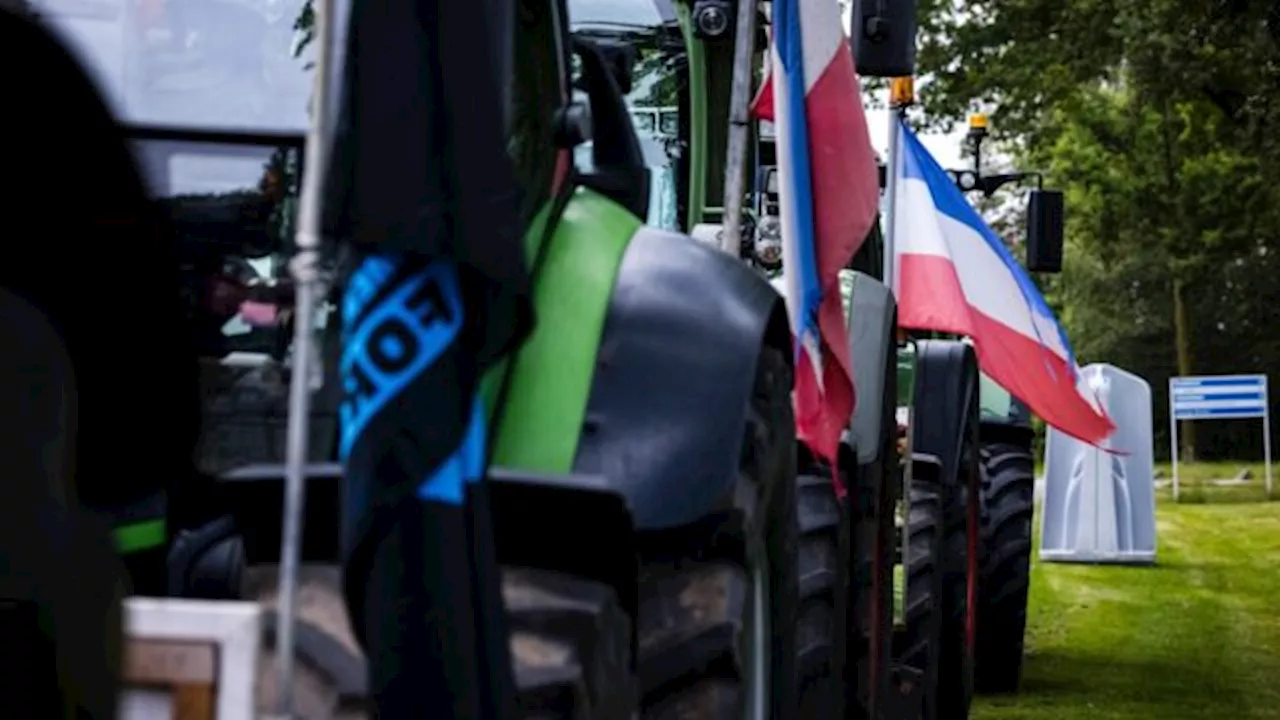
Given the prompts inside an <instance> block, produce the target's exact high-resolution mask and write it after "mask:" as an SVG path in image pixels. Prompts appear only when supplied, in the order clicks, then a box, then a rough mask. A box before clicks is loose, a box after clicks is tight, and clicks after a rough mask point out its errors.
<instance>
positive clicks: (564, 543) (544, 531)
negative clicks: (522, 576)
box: [472, 468, 640, 617]
mask: <svg viewBox="0 0 1280 720" xmlns="http://www.w3.org/2000/svg"><path fill="white" fill-rule="evenodd" d="M487 479H488V482H486V483H481V484H478V485H475V486H472V487H473V491H475V490H478V489H480V488H486V489H487V491H488V494H489V507H490V510H491V513H492V518H493V541H494V547H495V550H496V554H497V559H498V564H500V565H502V566H504V567H536V568H541V569H543V570H552V571H555V572H559V573H563V574H565V575H573V576H575V577H580V578H587V579H590V580H595V581H597V582H600V583H603V584H605V585H608V586H609V587H611V588H613V590H614V592H615V593H617V596H618V602H619V604H620V605H621V606H622V608H623V610H625V611H626V612H627V613H628V614H629V615H630V616H631V617H636V611H637V605H638V603H639V594H638V593H639V591H638V588H637V585H636V578H638V577H639V574H640V567H639V561H638V555H637V541H636V536H635V527H634V524H633V522H632V519H631V512H630V510H629V509H628V508H627V499H626V498H625V497H623V496H622V495H621V494H620V493H618V492H617V491H616V490H615V489H614V488H613V487H612V483H610V482H609V481H608V480H606V479H605V478H603V477H600V476H598V475H585V474H579V473H573V474H568V475H560V474H550V473H533V472H526V471H523V470H512V469H507V468H491V469H490V471H489V475H488V478H487ZM563 518H573V521H572V522H561V519H563ZM584 542H586V543H589V544H590V545H591V547H592V548H593V549H592V551H591V552H583V551H582V548H583V543H584Z"/></svg>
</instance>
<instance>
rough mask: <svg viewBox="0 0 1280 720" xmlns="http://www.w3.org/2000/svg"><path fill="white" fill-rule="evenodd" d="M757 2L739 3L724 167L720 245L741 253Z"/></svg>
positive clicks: (735, 254) (724, 248)
mask: <svg viewBox="0 0 1280 720" xmlns="http://www.w3.org/2000/svg"><path fill="white" fill-rule="evenodd" d="M756 12H757V10H756V3H755V2H754V1H751V2H748V1H747V0H743V1H741V2H739V3H738V22H737V26H736V28H735V33H736V35H735V37H734V43H733V79H732V84H731V85H730V88H729V146H728V148H727V151H726V157H725V168H724V218H723V220H724V229H723V231H722V232H721V234H720V249H721V250H723V251H725V252H727V253H729V254H730V255H733V256H734V257H737V256H738V255H739V253H740V252H741V248H742V211H743V203H744V201H745V199H746V194H747V189H746V179H747V178H746V175H747V144H748V140H750V136H751V124H750V121H751V108H750V105H751V56H752V54H753V52H752V51H753V50H754V49H755V41H756Z"/></svg>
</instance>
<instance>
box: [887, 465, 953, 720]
mask: <svg viewBox="0 0 1280 720" xmlns="http://www.w3.org/2000/svg"><path fill="white" fill-rule="evenodd" d="M907 505H908V510H907V542H906V547H904V548H903V554H904V556H905V557H904V558H903V565H904V566H905V573H904V574H905V575H906V585H907V587H906V600H905V603H904V605H905V611H904V613H903V614H904V615H905V618H904V620H905V621H906V622H905V628H904V629H903V632H902V633H901V634H898V635H896V637H895V639H896V640H898V641H899V642H898V643H897V644H898V647H896V648H894V656H895V657H898V658H901V659H902V662H903V663H905V664H906V665H908V666H909V667H911V668H914V669H916V670H918V671H920V673H921V675H922V678H921V682H922V683H923V685H924V698H925V700H924V709H923V712H922V713H921V718H922V720H935V719H936V718H937V717H938V708H937V702H936V698H937V692H936V689H937V687H938V676H939V660H940V657H941V645H942V629H943V623H942V612H941V611H942V608H943V598H942V594H943V592H944V589H945V588H944V586H943V572H944V567H943V565H944V560H943V554H944V546H943V526H944V524H945V519H944V511H945V507H944V505H943V497H942V492H941V489H940V488H939V487H937V485H936V484H934V483H928V482H922V481H920V480H913V481H912V483H911V486H910V488H908V490H907Z"/></svg>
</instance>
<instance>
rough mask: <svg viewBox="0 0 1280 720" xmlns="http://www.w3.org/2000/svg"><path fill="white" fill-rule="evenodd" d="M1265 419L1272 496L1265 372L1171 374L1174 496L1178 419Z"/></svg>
mask: <svg viewBox="0 0 1280 720" xmlns="http://www.w3.org/2000/svg"><path fill="white" fill-rule="evenodd" d="M1259 419H1260V420H1262V448H1263V457H1264V460H1265V462H1266V483H1267V497H1268V498H1270V497H1271V415H1270V413H1269V412H1268V397H1267V376H1266V375H1204V376H1199V377H1175V378H1169V443H1170V449H1171V451H1170V459H1172V461H1173V499H1174V500H1177V499H1178V421H1179V420H1259Z"/></svg>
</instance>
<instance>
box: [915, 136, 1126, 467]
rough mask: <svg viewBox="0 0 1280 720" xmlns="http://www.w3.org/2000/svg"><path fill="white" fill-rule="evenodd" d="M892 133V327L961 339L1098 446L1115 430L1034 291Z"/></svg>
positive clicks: (924, 155)
mask: <svg viewBox="0 0 1280 720" xmlns="http://www.w3.org/2000/svg"><path fill="white" fill-rule="evenodd" d="M897 132H898V133H899V141H900V142H899V145H898V147H900V148H901V149H902V150H901V152H900V153H899V157H898V159H897V163H896V164H897V167H896V168H894V172H893V173H892V175H891V177H892V179H893V182H895V183H896V193H897V194H896V196H895V205H896V207H895V208H894V215H895V218H894V219H893V222H894V235H893V237H894V244H895V248H896V255H897V262H896V263H894V265H895V267H896V268H897V274H898V284H897V285H896V287H897V288H898V324H899V325H901V326H902V327H905V328H913V329H918V330H936V331H940V332H946V333H954V334H956V335H965V336H968V337H969V338H970V339H971V340H972V341H973V345H974V349H975V350H976V351H977V354H978V362H979V365H980V366H981V367H982V370H983V372H985V373H986V374H987V375H988V376H990V377H991V379H992V380H995V381H996V382H997V383H999V384H1000V386H1001V387H1003V388H1004V389H1005V390H1007V391H1009V393H1010V394H1012V395H1014V396H1015V397H1017V398H1018V399H1020V400H1022V401H1023V402H1024V403H1026V404H1027V406H1028V407H1030V408H1031V410H1032V411H1033V412H1034V413H1035V414H1036V415H1039V416H1040V417H1041V418H1042V419H1043V420H1044V421H1045V422H1046V423H1048V424H1049V425H1052V426H1053V427H1055V428H1057V429H1058V430H1060V431H1062V432H1063V433H1066V434H1067V435H1070V436H1072V437H1074V438H1076V439H1078V440H1082V441H1084V442H1087V443H1090V444H1093V445H1097V444H1099V443H1101V442H1102V441H1103V440H1105V439H1106V438H1107V437H1108V436H1109V435H1110V434H1111V433H1112V431H1114V430H1115V425H1113V424H1112V422H1111V419H1110V418H1109V417H1107V414H1106V412H1105V411H1104V410H1102V409H1101V408H1100V406H1099V405H1098V404H1097V403H1096V402H1095V401H1094V399H1093V398H1092V396H1091V395H1090V394H1089V392H1088V391H1087V390H1086V389H1085V387H1084V385H1083V383H1081V382H1080V380H1079V368H1078V367H1077V365H1076V361H1075V355H1074V354H1073V353H1072V351H1071V343H1070V342H1069V341H1068V340H1067V334H1066V332H1065V331H1064V330H1063V329H1062V326H1061V325H1059V324H1058V321H1057V319H1056V318H1055V317H1054V315H1053V311H1052V310H1050V309H1049V306H1048V304H1047V303H1045V301H1044V297H1043V296H1041V295H1040V291H1039V289H1038V288H1036V286H1035V283H1033V282H1032V281H1031V278H1030V277H1029V276H1028V275H1027V273H1026V271H1025V270H1023V269H1022V266H1021V265H1020V264H1018V261H1017V260H1015V259H1014V258H1013V256H1012V255H1011V254H1010V253H1009V249H1008V248H1007V247H1005V244H1004V242H1003V241H1002V240H1001V239H1000V238H999V237H998V236H997V235H996V234H995V233H994V232H993V231H992V230H991V228H990V227H988V226H987V224H986V223H985V222H983V221H982V218H981V217H980V216H979V215H978V213H977V211H976V210H974V209H973V207H971V206H970V205H969V203H968V202H966V201H965V199H964V196H963V195H962V194H961V192H960V190H959V189H958V188H956V186H955V183H954V182H953V181H952V179H951V176H950V175H948V174H947V172H946V171H944V170H943V169H942V168H941V167H940V166H939V165H938V163H937V161H936V160H934V159H933V157H932V156H931V155H930V154H929V151H928V150H926V149H925V148H924V145H922V144H921V143H920V140H919V139H918V138H917V137H916V136H915V134H914V133H912V132H911V131H910V130H909V129H907V127H906V125H905V124H903V123H901V122H899V123H898V127H897Z"/></svg>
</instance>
